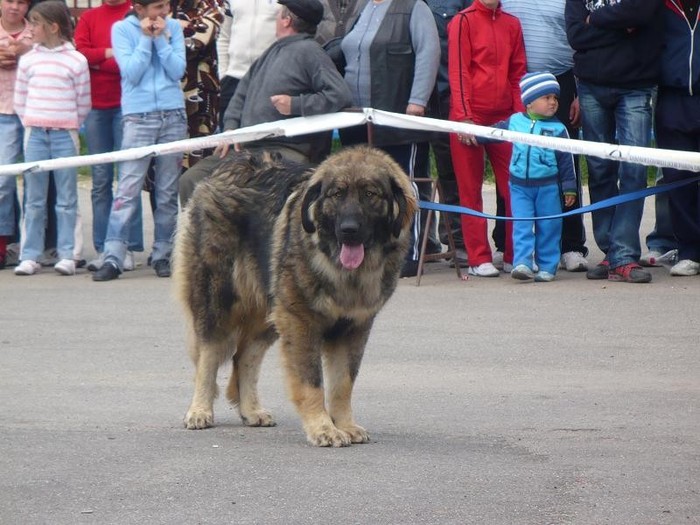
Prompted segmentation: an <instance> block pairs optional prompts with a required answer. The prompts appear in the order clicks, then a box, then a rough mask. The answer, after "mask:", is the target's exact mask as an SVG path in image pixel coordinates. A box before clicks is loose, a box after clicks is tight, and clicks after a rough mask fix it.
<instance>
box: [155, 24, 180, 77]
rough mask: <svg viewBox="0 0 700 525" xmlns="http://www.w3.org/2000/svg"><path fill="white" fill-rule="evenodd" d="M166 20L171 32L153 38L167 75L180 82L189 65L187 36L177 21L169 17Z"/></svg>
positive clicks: (167, 27)
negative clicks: (186, 47)
mask: <svg viewBox="0 0 700 525" xmlns="http://www.w3.org/2000/svg"><path fill="white" fill-rule="evenodd" d="M166 22H168V23H167V25H166V29H167V31H168V32H169V34H166V32H165V31H164V32H163V33H161V34H160V35H158V36H157V37H155V38H154V39H153V44H154V47H155V48H156V53H158V58H160V63H161V64H162V66H163V70H164V72H165V75H166V76H167V77H168V78H169V79H170V80H174V81H176V82H179V81H180V79H181V78H182V75H184V74H185V68H186V67H187V61H186V59H185V37H184V35H183V33H182V27H180V24H179V23H178V22H177V21H175V20H172V19H170V18H169V19H167V21H166Z"/></svg>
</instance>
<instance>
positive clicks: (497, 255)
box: [491, 250, 503, 270]
mask: <svg viewBox="0 0 700 525" xmlns="http://www.w3.org/2000/svg"><path fill="white" fill-rule="evenodd" d="M491 263H492V264H493V265H494V266H495V267H496V268H498V269H499V270H503V252H502V251H500V250H496V251H495V252H493V255H492V256H491Z"/></svg>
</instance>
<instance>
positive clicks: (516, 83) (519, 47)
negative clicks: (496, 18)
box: [508, 24, 527, 113]
mask: <svg viewBox="0 0 700 525" xmlns="http://www.w3.org/2000/svg"><path fill="white" fill-rule="evenodd" d="M525 73H527V58H526V56H525V40H524V39H523V30H522V28H521V27H520V24H518V30H517V32H516V35H515V41H514V42H513V51H512V54H511V56H510V66H509V67H508V82H509V83H510V89H511V94H512V98H513V107H512V108H511V110H512V112H513V113H517V112H520V111H525V106H524V105H523V101H522V98H521V97H520V80H521V79H522V78H523V76H525Z"/></svg>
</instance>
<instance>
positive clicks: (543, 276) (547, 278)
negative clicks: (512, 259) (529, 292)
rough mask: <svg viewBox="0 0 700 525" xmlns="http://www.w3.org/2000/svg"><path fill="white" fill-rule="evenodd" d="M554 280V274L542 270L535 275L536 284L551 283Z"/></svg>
mask: <svg viewBox="0 0 700 525" xmlns="http://www.w3.org/2000/svg"><path fill="white" fill-rule="evenodd" d="M553 280H554V274H553V273H549V272H546V271H544V270H540V271H539V272H537V273H536V274H535V282H536V283H551V282H552V281H553Z"/></svg>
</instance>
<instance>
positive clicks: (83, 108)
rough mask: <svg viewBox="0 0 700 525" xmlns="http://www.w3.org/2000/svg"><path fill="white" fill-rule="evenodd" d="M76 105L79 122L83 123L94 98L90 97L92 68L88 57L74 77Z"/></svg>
mask: <svg viewBox="0 0 700 525" xmlns="http://www.w3.org/2000/svg"><path fill="white" fill-rule="evenodd" d="M74 85H75V94H76V107H77V109H78V122H79V123H80V124H82V123H83V122H85V119H86V118H87V116H88V113H90V109H91V107H92V99H91V97H90V68H89V67H88V64H87V59H86V61H85V63H84V67H81V68H80V69H79V70H78V71H77V72H76V77H75V79H74Z"/></svg>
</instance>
